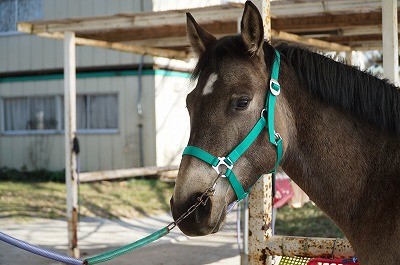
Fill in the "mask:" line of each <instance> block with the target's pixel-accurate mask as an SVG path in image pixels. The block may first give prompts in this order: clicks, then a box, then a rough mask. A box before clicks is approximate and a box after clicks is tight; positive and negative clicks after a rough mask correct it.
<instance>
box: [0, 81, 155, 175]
mask: <svg viewBox="0 0 400 265" xmlns="http://www.w3.org/2000/svg"><path fill="white" fill-rule="evenodd" d="M137 78H138V77H137V76H112V77H97V78H78V79H77V94H78V95H79V94H94V95H97V94H104V93H117V95H118V132H117V133H79V132H78V138H79V142H80V150H81V152H80V156H79V159H80V169H81V170H82V171H97V170H106V169H118V168H130V167H137V166H139V138H138V132H137V131H138V127H137V123H138V116H137V110H136V101H137V96H138V93H137V91H138V87H137V83H138V81H137ZM143 87H144V89H143V94H142V98H143V113H144V116H145V119H144V123H143V130H144V133H143V134H144V135H145V137H144V139H143V141H144V143H143V144H144V146H145V149H144V161H145V165H148V166H149V165H155V164H156V159H155V157H156V156H155V149H156V147H155V121H154V118H152V117H154V112H155V106H154V76H153V75H146V76H144V77H143ZM62 93H63V80H62V79H58V80H38V81H22V82H17V81H15V80H14V81H13V82H0V98H2V99H4V98H9V97H21V96H42V95H46V96H48V95H60V96H61V95H62ZM3 118H4V116H3V115H2V116H1V117H0V120H2V119H3ZM2 132H4V127H3V126H2ZM64 152H65V151H64V135H63V132H62V131H60V132H58V133H51V134H23V135H14V134H12V133H11V135H10V134H4V133H3V134H2V135H1V136H0V167H1V166H3V167H4V166H6V167H10V168H17V169H21V168H25V169H28V170H35V169H42V168H44V169H48V170H61V169H63V168H64V160H65V159H64V155H65V154H64Z"/></svg>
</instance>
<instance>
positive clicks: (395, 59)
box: [382, 0, 399, 86]
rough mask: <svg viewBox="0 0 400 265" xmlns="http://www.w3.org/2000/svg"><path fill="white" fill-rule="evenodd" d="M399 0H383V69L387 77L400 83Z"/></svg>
mask: <svg viewBox="0 0 400 265" xmlns="http://www.w3.org/2000/svg"><path fill="white" fill-rule="evenodd" d="M397 23H398V22H397V0H382V34H383V36H382V40H383V43H382V45H383V71H384V75H385V77H386V78H388V79H389V80H390V81H392V82H393V83H394V84H396V85H397V86H398V85H399V40H398V35H397V32H398V29H397V28H398V26H397Z"/></svg>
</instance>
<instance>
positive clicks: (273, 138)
mask: <svg viewBox="0 0 400 265" xmlns="http://www.w3.org/2000/svg"><path fill="white" fill-rule="evenodd" d="M279 67H280V54H279V52H278V51H277V50H275V60H274V64H273V66H272V70H271V80H270V81H269V90H268V92H267V97H266V100H265V106H264V109H263V110H262V111H261V117H260V119H259V120H258V122H257V123H256V124H255V125H254V127H253V129H251V131H250V132H249V134H248V135H247V136H246V137H245V138H244V139H243V141H242V142H241V143H240V144H239V145H238V146H236V147H235V148H234V149H233V150H232V151H231V152H230V153H229V155H227V156H226V157H216V156H213V155H212V154H210V153H208V152H206V151H204V150H202V149H200V148H198V147H195V146H186V148H185V150H183V155H191V156H194V157H197V158H198V159H200V160H202V161H204V162H206V163H207V164H210V165H211V166H212V168H213V169H214V170H215V171H216V172H217V173H218V174H220V169H219V167H220V166H221V165H224V166H225V167H226V171H225V174H224V175H223V176H224V177H226V178H227V179H228V181H229V183H230V184H231V186H232V188H233V190H234V191H235V194H236V196H237V200H238V201H241V200H242V199H243V198H245V197H246V196H247V195H248V193H249V191H250V189H249V190H248V191H245V190H244V188H243V186H242V184H240V182H239V180H238V179H237V177H236V176H235V174H234V173H233V171H232V169H233V165H234V164H235V162H236V161H237V160H238V159H239V158H240V157H241V156H242V155H243V153H244V152H245V151H246V150H247V149H248V148H249V147H250V146H251V145H252V144H253V142H254V141H255V139H256V138H257V137H258V135H259V134H260V133H261V132H262V130H263V129H264V127H267V129H268V134H269V142H270V143H271V144H272V145H274V146H275V148H276V157H277V158H276V162H275V166H274V168H273V169H272V170H271V171H270V172H269V173H275V171H276V168H277V167H278V165H279V163H280V160H281V158H282V138H281V136H280V135H279V134H278V133H276V132H275V129H274V110H275V101H276V96H278V95H279V93H280V89H281V88H280V85H279V83H278V77H279ZM265 111H266V112H267V113H268V117H267V120H266V119H265V116H264V112H265Z"/></svg>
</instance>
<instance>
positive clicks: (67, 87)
mask: <svg viewBox="0 0 400 265" xmlns="http://www.w3.org/2000/svg"><path fill="white" fill-rule="evenodd" d="M64 121H65V126H64V129H65V184H66V186H67V222H68V254H69V255H70V256H72V257H75V258H79V249H78V233H77V228H78V172H77V163H76V162H77V161H76V154H75V153H74V152H73V150H72V147H73V139H74V138H75V134H76V66H75V33H74V32H65V33H64Z"/></svg>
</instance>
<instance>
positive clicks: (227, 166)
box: [212, 157, 233, 177]
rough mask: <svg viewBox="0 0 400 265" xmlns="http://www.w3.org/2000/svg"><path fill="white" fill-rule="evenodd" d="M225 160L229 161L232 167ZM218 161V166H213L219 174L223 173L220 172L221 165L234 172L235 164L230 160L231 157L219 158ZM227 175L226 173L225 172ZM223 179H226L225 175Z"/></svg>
mask: <svg viewBox="0 0 400 265" xmlns="http://www.w3.org/2000/svg"><path fill="white" fill-rule="evenodd" d="M225 159H227V160H228V161H229V162H230V163H231V165H229V164H227V163H226V162H225ZM218 160H219V162H218V164H217V165H216V166H212V168H213V169H214V170H215V171H216V172H217V174H220V173H221V171H220V170H219V166H221V165H224V166H226V168H227V169H230V170H232V168H233V163H232V161H231V160H230V159H229V157H218ZM225 173H226V172H225ZM222 177H226V176H225V174H223V175H222Z"/></svg>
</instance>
